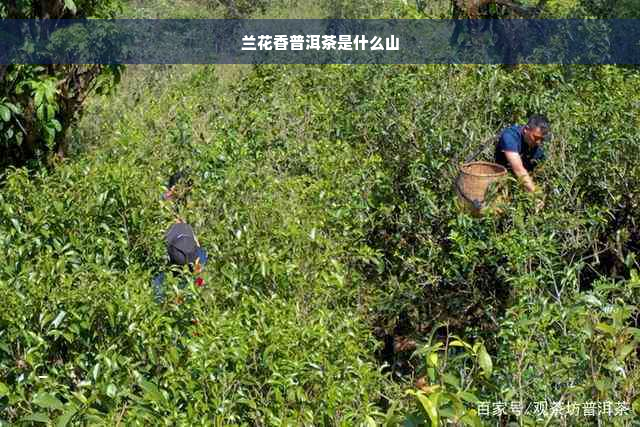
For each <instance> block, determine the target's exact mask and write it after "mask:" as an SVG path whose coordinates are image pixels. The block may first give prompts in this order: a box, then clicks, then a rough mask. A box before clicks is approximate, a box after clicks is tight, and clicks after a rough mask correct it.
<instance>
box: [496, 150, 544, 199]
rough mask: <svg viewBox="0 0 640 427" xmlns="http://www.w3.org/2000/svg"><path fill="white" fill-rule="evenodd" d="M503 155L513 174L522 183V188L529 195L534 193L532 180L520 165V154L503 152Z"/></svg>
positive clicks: (534, 187) (534, 188)
mask: <svg viewBox="0 0 640 427" xmlns="http://www.w3.org/2000/svg"><path fill="white" fill-rule="evenodd" d="M503 153H504V155H505V157H506V158H507V160H508V161H509V164H510V165H511V169H512V170H513V173H515V174H516V176H517V177H518V178H519V179H520V181H522V184H523V185H524V188H525V189H526V190H527V191H528V192H530V193H533V192H535V191H536V185H535V184H534V183H533V179H531V176H530V175H529V172H528V171H527V169H526V168H525V167H524V165H523V164H522V158H521V157H520V154H518V153H516V152H513V151H503Z"/></svg>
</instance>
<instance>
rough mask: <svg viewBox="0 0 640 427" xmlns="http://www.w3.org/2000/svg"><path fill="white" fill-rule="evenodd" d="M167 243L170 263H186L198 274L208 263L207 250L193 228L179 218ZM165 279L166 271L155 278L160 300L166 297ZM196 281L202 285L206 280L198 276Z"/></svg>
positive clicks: (170, 232)
mask: <svg viewBox="0 0 640 427" xmlns="http://www.w3.org/2000/svg"><path fill="white" fill-rule="evenodd" d="M165 243H166V245H167V255H168V258H169V265H172V266H185V265H186V266H188V267H189V271H191V272H192V273H194V274H196V275H197V274H199V273H201V272H202V269H203V268H204V266H205V265H206V263H207V259H208V257H207V252H206V251H205V250H204V249H203V248H202V247H201V246H200V243H199V242H198V239H197V238H196V235H195V233H194V232H193V228H192V227H191V226H190V225H189V224H187V223H185V222H183V221H181V220H178V222H176V223H175V224H173V225H172V226H171V227H170V228H169V230H168V231H167V233H166V235H165ZM164 279H165V274H164V272H161V273H159V274H158V275H156V276H155V277H154V278H153V287H154V293H155V296H156V300H158V301H162V300H163V299H164V289H163V287H162V285H163V283H164ZM195 283H196V285H198V286H202V285H203V284H204V280H203V279H202V278H201V277H199V276H198V277H196V278H195ZM183 285H186V283H183Z"/></svg>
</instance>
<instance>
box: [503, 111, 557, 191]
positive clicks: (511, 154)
mask: <svg viewBox="0 0 640 427" xmlns="http://www.w3.org/2000/svg"><path fill="white" fill-rule="evenodd" d="M548 134H549V122H548V120H547V119H546V118H545V117H544V116H537V115H536V116H532V117H531V118H529V121H528V122H527V124H526V125H524V126H521V125H513V126H510V127H508V128H506V129H504V130H503V131H502V132H501V133H500V138H499V139H498V142H497V143H496V149H495V161H496V163H498V164H501V165H502V166H504V167H506V168H507V169H509V170H511V171H512V172H513V173H514V174H515V175H516V176H517V177H518V178H519V179H520V181H521V182H522V183H523V185H524V187H525V189H526V190H527V191H530V192H534V191H536V186H535V184H534V182H533V179H532V178H531V175H530V174H529V173H530V172H533V170H534V169H535V168H536V166H537V165H538V164H539V162H541V161H542V160H544V158H545V153H544V149H543V147H542V143H543V141H544V139H545V138H546V137H547V135H548Z"/></svg>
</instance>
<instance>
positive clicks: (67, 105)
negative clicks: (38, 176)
mask: <svg viewBox="0 0 640 427" xmlns="http://www.w3.org/2000/svg"><path fill="white" fill-rule="evenodd" d="M120 7H121V2H120V1H119V0H109V1H94V0H64V1H63V0H52V1H37V0H33V1H32V0H29V1H19V2H15V1H12V2H8V3H7V4H5V5H3V6H0V19H41V20H52V21H51V22H54V21H53V20H59V19H71V18H77V19H80V18H113V17H114V16H115V14H116V13H117V12H118V10H119V9H120ZM52 27H53V28H54V29H55V28H56V25H55V24H53V25H52ZM62 31H65V34H64V35H63V36H61V35H60V34H55V31H54V34H53V35H52V40H54V43H55V40H56V37H57V40H58V41H64V39H65V38H68V37H74V36H75V37H84V38H85V39H86V41H87V44H88V45H92V44H93V43H92V42H91V40H90V35H87V34H80V35H79V34H77V33H75V32H74V31H71V32H69V31H67V30H62ZM62 31H60V30H59V32H62ZM121 72H122V67H121V66H113V65H64V64H57V65H47V66H38V65H24V64H13V65H0V147H2V150H3V152H4V153H5V155H4V156H3V159H2V160H1V161H0V168H2V169H4V168H5V167H7V166H9V165H18V166H22V165H25V164H30V165H32V166H33V165H35V164H37V163H38V162H39V161H43V160H47V155H48V154H50V153H56V154H58V156H59V157H64V156H65V155H66V154H67V152H68V150H69V147H68V144H67V140H66V138H67V130H68V129H69V128H70V127H71V126H72V125H73V124H74V123H75V122H76V121H77V120H78V118H79V116H81V114H82V109H83V104H84V101H85V100H86V98H87V97H88V96H89V95H90V94H93V93H105V92H108V91H109V90H111V88H112V87H113V86H114V85H115V84H116V83H117V82H118V81H119V78H120V74H121Z"/></svg>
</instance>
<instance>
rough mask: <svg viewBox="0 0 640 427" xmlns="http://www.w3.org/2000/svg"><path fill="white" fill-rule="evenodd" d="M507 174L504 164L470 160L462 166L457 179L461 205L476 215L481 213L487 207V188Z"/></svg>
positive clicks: (457, 190)
mask: <svg viewBox="0 0 640 427" xmlns="http://www.w3.org/2000/svg"><path fill="white" fill-rule="evenodd" d="M506 175H507V170H506V168H505V167H504V166H501V165H498V164H496V163H490V162H470V163H465V164H463V165H461V166H460V173H459V174H458V178H457V179H456V192H457V194H458V200H459V201H460V203H461V205H462V206H463V207H464V208H466V209H469V210H470V211H471V212H472V213H473V214H475V215H481V214H482V213H483V211H484V209H485V208H486V207H487V206H486V203H485V196H486V193H487V189H488V188H489V186H491V185H492V184H494V183H497V182H498V181H500V180H501V179H502V178H504V177H505V176H506Z"/></svg>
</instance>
